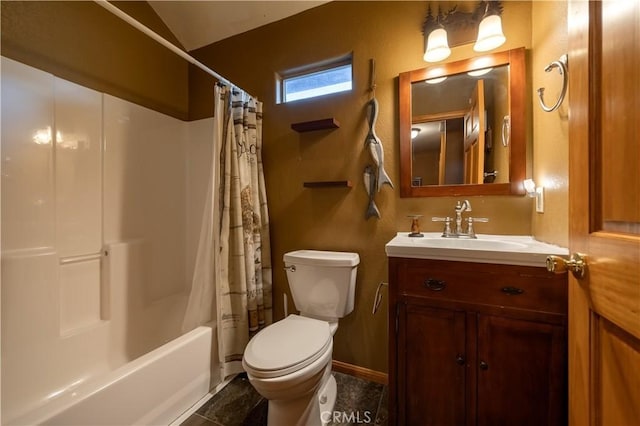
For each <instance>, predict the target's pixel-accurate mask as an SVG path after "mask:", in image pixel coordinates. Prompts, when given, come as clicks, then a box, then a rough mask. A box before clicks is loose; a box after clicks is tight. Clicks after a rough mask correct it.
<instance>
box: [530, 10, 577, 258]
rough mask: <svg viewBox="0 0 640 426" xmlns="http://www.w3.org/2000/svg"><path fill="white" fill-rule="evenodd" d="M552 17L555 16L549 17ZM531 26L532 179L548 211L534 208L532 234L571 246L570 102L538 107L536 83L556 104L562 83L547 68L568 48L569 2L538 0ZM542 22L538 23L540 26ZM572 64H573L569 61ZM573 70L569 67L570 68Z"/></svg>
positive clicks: (550, 241) (552, 242)
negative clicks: (541, 187)
mask: <svg viewBox="0 0 640 426" xmlns="http://www.w3.org/2000/svg"><path fill="white" fill-rule="evenodd" d="M549 17H554V19H549ZM532 18H533V20H534V21H535V22H536V23H537V24H536V25H535V26H534V27H533V29H532V40H533V45H534V46H535V49H534V50H533V54H532V55H531V56H532V60H531V62H532V65H533V67H532V75H533V81H535V84H534V86H533V88H532V95H533V96H535V97H534V109H533V126H534V127H533V179H534V180H535V181H536V184H538V185H544V186H545V197H544V198H545V200H544V203H545V212H544V214H540V213H536V212H535V207H534V208H533V209H532V212H533V213H532V215H533V218H532V228H533V235H534V236H535V237H536V238H537V239H539V240H540V241H545V242H548V243H551V244H557V245H561V246H565V247H567V246H568V244H569V234H568V229H569V205H568V203H569V196H568V190H569V161H568V160H569V110H568V105H569V100H568V97H567V99H565V101H564V102H563V103H562V105H561V106H560V108H559V109H558V110H556V111H554V112H551V113H549V112H544V111H543V110H542V108H540V107H539V106H538V99H537V94H536V93H535V91H536V90H537V89H538V87H544V88H545V102H546V104H547V105H549V106H551V105H553V104H554V103H555V102H556V100H557V99H558V95H559V93H560V90H561V87H562V84H561V83H562V77H560V74H559V73H558V70H557V69H556V70H554V71H553V72H552V73H546V72H544V68H545V67H546V66H547V65H548V64H549V63H550V62H552V61H556V60H558V58H560V56H561V55H563V54H565V53H567V51H568V35H567V3H566V2H563V1H552V2H546V1H545V2H534V3H533V10H532ZM538 23H539V24H538ZM569 66H570V65H569ZM569 72H570V71H569Z"/></svg>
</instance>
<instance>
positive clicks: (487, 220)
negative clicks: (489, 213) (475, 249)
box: [467, 217, 489, 238]
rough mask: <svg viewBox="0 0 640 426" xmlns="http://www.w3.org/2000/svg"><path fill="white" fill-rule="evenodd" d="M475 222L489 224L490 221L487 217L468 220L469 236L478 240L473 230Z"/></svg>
mask: <svg viewBox="0 0 640 426" xmlns="http://www.w3.org/2000/svg"><path fill="white" fill-rule="evenodd" d="M473 222H485V223H486V222H489V219H488V218H486V217H468V218H467V224H468V225H467V235H468V236H469V238H478V237H476V231H475V230H474V229H473Z"/></svg>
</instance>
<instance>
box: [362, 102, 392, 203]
mask: <svg viewBox="0 0 640 426" xmlns="http://www.w3.org/2000/svg"><path fill="white" fill-rule="evenodd" d="M367 107H368V108H369V116H368V117H367V118H368V121H369V133H368V134H367V138H366V139H365V142H364V143H365V146H367V145H368V146H369V152H370V153H371V157H372V158H373V162H374V163H376V166H377V167H378V173H377V174H378V176H377V184H376V190H377V191H380V189H381V188H382V185H384V184H387V185H389V186H390V187H391V188H393V182H391V178H390V177H389V175H387V172H386V171H385V170H384V148H383V147H382V142H381V141H380V138H378V135H376V130H375V124H376V120H377V119H378V100H377V99H376V98H373V99H371V100H370V101H369V102H368V103H367Z"/></svg>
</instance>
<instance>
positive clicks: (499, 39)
mask: <svg viewBox="0 0 640 426" xmlns="http://www.w3.org/2000/svg"><path fill="white" fill-rule="evenodd" d="M506 40H507V39H506V37H505V36H504V34H503V33H502V20H501V19H500V16H498V15H489V16H487V17H486V18H484V19H483V20H482V22H480V26H479V27H478V39H477V40H476V44H475V45H474V46H473V50H475V51H476V52H486V51H487V50H492V49H495V48H496V47H498V46H502V44H503V43H504V42H505V41H506Z"/></svg>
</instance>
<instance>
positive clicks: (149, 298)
mask: <svg viewBox="0 0 640 426" xmlns="http://www.w3.org/2000/svg"><path fill="white" fill-rule="evenodd" d="M211 141H212V119H206V120H200V121H195V122H183V121H180V120H177V119H175V118H172V117H169V116H167V115H163V114H161V113H158V112H155V111H152V110H149V109H147V108H143V107H140V106H138V105H135V104H132V103H130V102H127V101H123V100H121V99H119V98H116V97H113V96H110V95H106V94H102V93H99V92H96V91H93V90H91V89H87V88H85V87H82V86H79V85H77V84H74V83H71V82H68V81H65V80H62V79H60V78H57V77H55V76H53V75H51V74H48V73H45V72H43V71H40V70H37V69H35V68H32V67H29V66H26V65H23V64H20V63H18V62H15V61H13V60H10V59H6V58H2V295H1V297H2V424H14V423H16V422H18V423H19V419H20V418H23V416H25V415H26V416H28V415H29V413H30V412H33V411H34V410H35V411H39V412H40V411H43V410H44V411H46V406H49V405H51V406H53V405H56V403H57V402H58V404H59V401H60V400H62V399H64V398H69V395H71V396H72V397H73V395H74V391H75V390H77V389H81V388H83V387H86V384H87V383H91V382H96V380H97V378H99V377H101V376H105V377H107V376H109V374H112V372H113V371H114V370H116V369H121V368H122V367H123V366H124V365H125V364H127V363H130V362H132V361H133V360H134V359H136V358H138V357H140V356H142V355H144V354H146V353H148V352H150V351H152V350H154V349H156V348H158V347H159V346H161V345H163V344H165V343H167V342H169V341H171V340H173V339H176V338H178V337H179V336H180V335H181V334H182V332H181V325H182V320H183V318H184V313H185V312H184V311H185V307H186V302H187V298H188V294H189V290H190V285H191V284H190V283H191V277H192V275H193V268H194V263H195V252H196V249H197V244H198V237H199V229H200V221H201V217H202V212H203V208H204V203H205V199H206V191H207V187H208V185H207V183H208V179H209V174H210V167H211V155H212V151H211V150H212V148H211V145H212V142H211ZM212 318H213V319H214V320H215V313H213V315H212ZM211 325H212V326H215V324H211ZM210 334H211V335H212V346H211V347H212V348H216V347H217V345H216V343H215V339H216V337H215V336H216V333H215V332H214V333H210ZM211 352H212V353H214V355H213V356H212V358H211V371H212V372H213V374H212V376H211V383H210V387H212V386H214V385H216V384H217V383H218V382H219V381H220V378H219V373H218V369H217V365H218V363H217V359H216V358H217V357H216V356H215V353H216V350H212V351H211ZM207 355H209V354H207ZM185 363H186V364H189V361H188V360H187V361H185ZM174 367H175V368H178V369H179V368H181V367H180V366H179V365H175V366H174ZM85 390H86V389H85ZM200 396H203V395H200ZM71 399H73V398H71ZM193 402H195V401H193ZM43 407H45V408H43ZM179 414H180V413H176V417H177V415H179ZM134 420H135V419H134Z"/></svg>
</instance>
